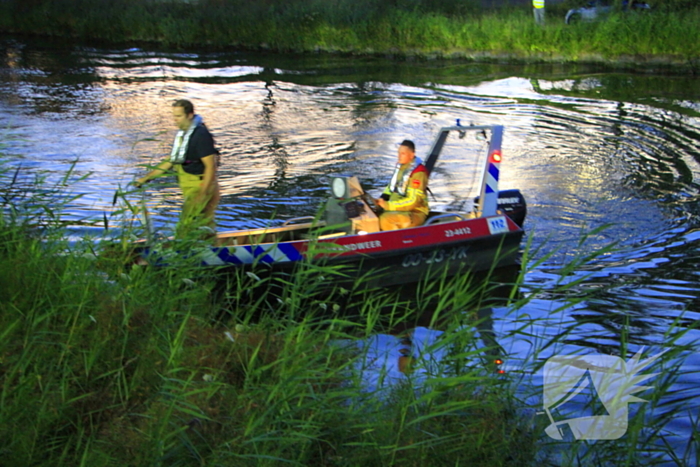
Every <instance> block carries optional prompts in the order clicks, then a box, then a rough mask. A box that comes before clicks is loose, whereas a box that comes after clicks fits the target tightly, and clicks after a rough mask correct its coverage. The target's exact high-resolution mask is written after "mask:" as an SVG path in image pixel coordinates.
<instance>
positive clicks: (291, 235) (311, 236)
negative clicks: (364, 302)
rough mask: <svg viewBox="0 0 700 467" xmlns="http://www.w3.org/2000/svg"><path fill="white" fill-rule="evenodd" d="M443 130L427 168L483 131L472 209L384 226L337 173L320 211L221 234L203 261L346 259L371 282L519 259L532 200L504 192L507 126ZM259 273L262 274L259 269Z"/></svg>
mask: <svg viewBox="0 0 700 467" xmlns="http://www.w3.org/2000/svg"><path fill="white" fill-rule="evenodd" d="M457 123H458V124H457V126H452V127H445V128H442V129H441V130H440V132H439V134H438V136H437V138H436V140H435V142H434V143H433V146H432V148H431V151H430V153H429V156H428V157H427V158H426V160H425V166H426V169H427V170H428V173H429V174H430V173H431V172H432V170H433V168H434V167H435V164H436V163H437V161H438V158H439V156H440V152H441V151H442V148H443V146H444V144H445V141H446V140H447V137H448V135H449V134H450V133H451V132H457V133H459V134H460V137H464V135H465V134H467V133H474V134H476V135H479V136H481V135H483V136H485V137H486V139H487V142H488V152H487V154H486V160H485V164H484V166H483V176H482V179H481V193H480V195H479V196H478V197H477V198H476V199H475V202H474V210H473V211H471V212H431V213H430V214H429V216H428V218H427V220H426V222H425V224H424V225H422V226H420V227H413V228H407V229H402V230H393V231H380V229H379V220H378V216H377V208H376V206H374V205H373V200H372V198H371V197H369V196H368V195H367V194H366V193H365V192H364V190H363V189H362V187H361V185H360V183H359V181H358V180H357V178H356V177H337V178H334V179H333V181H332V183H331V192H332V196H331V197H330V199H329V200H328V202H327V203H326V206H325V209H324V210H323V212H322V214H321V215H319V216H317V217H308V218H297V219H290V220H288V221H286V222H285V223H284V224H282V225H281V226H278V227H270V228H265V229H252V230H237V231H228V232H220V233H218V234H217V238H216V242H215V246H213V247H211V248H210V249H209V250H207V251H205V252H203V253H201V256H199V257H200V258H202V265H203V266H213V267H222V266H224V267H231V268H244V269H246V270H250V271H261V272H267V271H281V272H286V273H290V274H292V273H293V271H294V268H295V266H296V265H298V264H299V263H300V262H303V261H312V262H319V263H323V264H325V265H343V266H344V268H343V271H347V270H348V269H350V270H352V271H354V273H353V274H352V275H350V276H348V277H352V276H355V277H358V276H359V275H363V276H365V277H367V273H371V277H372V279H371V280H367V281H365V285H366V286H368V287H376V286H382V287H383V286H393V285H399V284H407V283H412V282H417V281H419V280H421V279H423V278H425V277H426V275H428V274H437V273H440V274H447V275H448V276H449V275H454V274H459V273H464V272H467V271H471V272H479V271H487V270H492V269H495V268H500V267H504V266H512V265H514V264H517V263H518V262H519V259H520V253H519V250H520V242H521V239H522V236H523V233H524V231H523V228H522V225H523V222H524V220H525V215H526V211H527V208H526V203H525V200H524V198H523V196H522V194H521V193H520V191H519V190H506V191H499V189H498V178H499V173H500V165H501V161H502V154H501V143H502V140H503V127H502V126H499V125H494V126H468V127H465V126H460V125H459V121H458V122H457ZM139 253H140V254H141V257H142V261H145V262H148V263H151V264H158V263H161V264H162V260H161V258H162V256H161V255H159V253H158V251H157V249H156V248H149V247H147V246H146V244H145V243H144V244H142V246H141V247H139ZM256 274H257V273H256Z"/></svg>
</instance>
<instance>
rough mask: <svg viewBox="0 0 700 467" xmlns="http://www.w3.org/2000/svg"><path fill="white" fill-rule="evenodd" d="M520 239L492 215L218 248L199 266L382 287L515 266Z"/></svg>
mask: <svg viewBox="0 0 700 467" xmlns="http://www.w3.org/2000/svg"><path fill="white" fill-rule="evenodd" d="M222 235H224V234H222ZM522 236H523V230H522V229H521V228H520V227H519V226H518V225H517V224H515V223H514V222H513V221H512V220H511V219H509V218H508V217H507V216H493V217H490V218H477V219H463V220H459V221H452V222H444V223H438V224H432V225H425V226H421V227H414V228H410V229H403V230H397V231H388V232H376V233H372V234H367V235H347V236H342V237H338V238H333V239H320V240H298V241H288V242H277V243H267V244H252V245H235V246H234V245H231V246H223V247H218V248H212V249H211V251H209V252H208V253H207V255H206V257H205V258H204V259H203V263H202V264H203V265H207V266H218V267H223V269H224V270H225V271H231V270H236V269H242V270H245V271H250V272H253V273H255V274H256V275H260V276H261V277H262V275H266V274H267V273H270V272H281V273H286V274H289V275H292V274H294V271H295V269H296V268H297V267H299V266H302V265H303V266H308V265H309V264H311V265H312V267H313V265H318V266H323V267H326V266H329V267H331V269H330V270H332V268H336V269H337V270H338V272H339V274H336V275H334V276H333V277H334V278H333V280H332V281H329V282H330V283H329V285H333V286H343V287H348V286H356V285H358V283H361V285H362V287H363V288H374V287H388V286H394V285H401V284H408V283H413V282H418V281H420V280H422V279H425V278H428V277H431V276H437V275H445V276H453V275H456V274H463V273H467V272H472V273H478V272H480V271H489V270H492V269H495V268H501V267H505V266H512V265H514V264H518V262H519V259H520V253H519V249H520V242H521V239H522ZM327 270H328V269H327ZM358 278H362V280H361V281H359V282H358Z"/></svg>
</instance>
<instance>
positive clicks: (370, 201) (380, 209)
mask: <svg viewBox="0 0 700 467" xmlns="http://www.w3.org/2000/svg"><path fill="white" fill-rule="evenodd" d="M360 198H362V201H364V202H365V203H367V206H369V208H370V209H371V210H372V212H373V213H374V214H376V215H377V216H381V214H382V213H383V212H384V208H383V207H381V206H378V205H377V204H376V203H375V202H374V198H372V197H371V196H370V195H369V194H368V193H362V196H360Z"/></svg>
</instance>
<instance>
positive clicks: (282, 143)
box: [0, 38, 700, 439]
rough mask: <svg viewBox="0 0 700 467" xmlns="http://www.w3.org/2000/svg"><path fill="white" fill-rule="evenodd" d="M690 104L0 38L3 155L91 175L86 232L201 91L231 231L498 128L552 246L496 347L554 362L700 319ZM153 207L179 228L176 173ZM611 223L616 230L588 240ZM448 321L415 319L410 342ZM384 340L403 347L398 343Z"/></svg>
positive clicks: (163, 147) (607, 85)
mask: <svg viewBox="0 0 700 467" xmlns="http://www.w3.org/2000/svg"><path fill="white" fill-rule="evenodd" d="M698 96H700V82H698V80H697V79H693V78H692V77H687V76H658V75H639V74H621V73H610V72H606V71H604V70H598V69H595V68H586V67H582V66H577V67H573V66H555V65H547V66H508V65H489V64H474V63H467V62H441V61H427V62H421V61H413V62H411V61H408V62H394V61H390V60H386V59H379V58H377V59H372V58H345V57H329V56H312V57H308V56H307V57H300V56H279V55H269V56H268V55H251V54H244V53H234V52H229V53H221V52H217V53H209V52H206V51H197V52H189V53H182V52H174V51H162V50H145V49H138V48H132V49H107V48H92V47H86V46H76V45H73V44H63V45H54V44H46V43H37V42H31V43H29V42H26V41H23V40H19V39H16V38H3V39H1V40H0V129H1V130H0V131H2V144H3V152H4V153H5V154H6V155H7V157H8V159H9V160H10V164H11V165H12V166H20V167H21V171H22V173H23V174H32V173H39V172H41V173H44V174H46V176H47V177H48V178H49V180H57V179H59V178H60V177H62V176H63V174H64V173H65V171H66V170H67V169H68V168H69V167H70V166H71V165H72V164H73V163H75V170H76V172H77V173H78V174H87V173H91V175H90V176H89V177H88V178H86V179H85V180H84V181H81V182H78V183H76V184H75V185H74V186H72V187H71V189H72V191H73V192H75V193H78V194H81V195H82V198H80V199H79V200H77V201H76V202H74V203H72V204H71V205H70V206H68V207H67V209H66V211H65V213H64V215H65V218H66V219H68V220H70V221H71V224H72V225H73V227H72V228H71V231H72V232H73V234H74V235H76V236H82V235H87V234H94V235H99V234H100V233H101V231H102V229H103V225H104V224H103V218H104V216H105V215H106V216H108V217H109V216H110V213H112V212H113V211H114V210H115V207H114V206H113V205H112V200H113V196H114V193H115V190H116V189H117V188H118V187H122V188H125V187H126V186H127V185H128V183H129V182H130V181H132V180H134V178H136V177H138V176H140V175H141V174H143V173H144V170H145V169H144V166H147V165H155V164H157V163H158V162H159V161H160V160H161V159H162V158H163V157H164V156H165V155H166V154H168V153H169V150H170V145H171V142H172V138H173V136H174V132H175V129H174V125H173V122H172V121H171V116H170V105H171V103H172V101H173V100H175V99H179V98H189V99H191V100H192V101H193V102H194V104H195V107H196V110H197V112H198V113H199V114H200V115H201V116H202V117H203V118H204V121H205V123H206V124H207V126H208V127H209V128H210V130H211V131H212V133H213V134H214V136H215V139H216V142H217V144H218V146H219V148H220V149H221V153H222V159H221V167H220V183H221V186H222V195H223V197H222V200H221V204H220V207H219V210H218V213H217V222H218V225H219V229H221V230H225V229H238V228H249V227H257V226H263V225H267V224H269V223H270V219H273V218H275V219H288V218H291V217H297V216H305V215H310V214H313V213H314V211H315V209H316V208H317V207H318V206H319V205H320V203H322V202H323V201H324V199H325V197H326V195H327V193H328V183H329V180H330V177H331V176H333V175H336V174H341V173H342V174H353V175H356V176H358V177H359V179H360V180H361V181H362V183H363V185H364V186H365V188H366V189H368V190H369V191H370V192H373V193H374V194H377V193H378V191H379V190H380V189H381V187H382V186H384V185H385V184H386V183H387V181H388V178H389V176H390V174H391V170H392V167H393V164H394V163H395V157H396V150H397V146H398V143H399V142H400V141H402V140H403V139H407V138H408V139H412V140H414V141H415V143H416V146H417V148H418V151H417V152H418V154H419V155H425V154H426V152H427V151H428V150H429V148H430V145H431V143H432V141H433V139H434V138H435V136H436V134H437V132H438V130H439V129H440V128H441V127H443V126H448V125H453V124H454V123H455V121H456V119H460V120H461V122H462V124H471V123H473V124H475V125H490V124H500V125H504V126H505V128H506V133H505V137H504V147H503V154H504V163H503V168H502V175H501V188H502V189H509V188H518V189H520V190H521V191H522V192H523V194H524V195H525V197H526V199H527V202H528V209H529V215H528V219H527V221H526V225H525V227H526V230H527V231H528V234H530V235H532V238H533V243H534V245H535V247H537V250H536V251H537V253H536V257H535V258H534V260H537V259H538V258H542V257H544V255H547V254H550V253H552V256H551V257H549V258H548V259H547V260H546V261H545V262H544V263H543V264H540V265H537V266H532V265H533V264H534V263H531V265H530V266H531V272H530V273H529V274H528V276H527V280H526V284H525V285H524V286H523V291H524V293H534V294H536V296H535V297H534V299H533V301H532V302H530V303H529V304H528V305H527V306H526V308H524V309H523V310H520V311H519V312H518V313H515V314H514V313H513V312H512V311H511V310H508V309H506V308H502V309H495V310H494V330H495V333H496V336H497V339H498V341H499V344H500V345H501V346H502V347H503V348H504V349H505V350H506V352H507V353H508V355H509V356H510V359H511V361H513V362H515V361H517V360H518V358H525V356H527V355H528V352H529V351H530V348H531V346H532V345H533V344H532V342H531V341H528V340H527V339H523V338H522V325H523V323H525V322H528V320H535V321H533V322H532V323H533V324H531V325H530V328H528V329H529V330H531V331H532V332H533V333H534V334H536V335H538V336H540V338H541V339H543V340H546V339H547V338H551V337H554V336H558V335H561V334H562V333H567V335H566V337H565V338H564V339H562V345H560V346H558V347H556V348H552V349H551V350H550V353H551V354H554V353H577V352H578V353H581V352H589V353H590V352H597V353H602V354H619V352H620V350H619V349H620V342H621V341H622V340H625V341H628V342H629V344H630V352H632V353H633V352H635V351H637V350H638V349H639V348H641V347H644V346H646V347H647V348H648V349H651V350H652V351H658V350H659V349H661V348H662V347H663V345H664V342H665V340H667V339H668V337H667V336H666V334H665V333H666V331H667V329H668V328H669V327H670V326H671V324H672V323H674V322H676V323H677V324H680V326H681V327H684V326H691V325H693V324H694V322H695V321H696V320H697V318H698V305H700V302H699V298H698V297H699V296H700V294H699V293H698V289H699V288H700V273H699V272H698V271H699V270H700V268H699V266H700V264H699V263H700V248H698V245H699V242H698V240H699V239H700V230H699V229H698V213H699V212H700V210H699V207H700V185H699V180H700V151H699V150H698V147H700V146H699V143H700V98H698ZM482 144H483V143H481V142H479V141H477V140H475V139H467V140H459V139H455V140H451V141H450V142H449V143H448V145H447V146H446V148H445V150H444V151H443V156H442V158H441V161H440V164H439V165H438V167H437V168H436V171H435V173H434V176H433V177H432V178H431V189H432V191H433V193H434V196H435V198H434V199H431V207H433V208H434V209H440V208H457V207H459V208H465V207H467V206H469V204H470V203H471V202H472V201H471V200H472V199H473V196H474V195H475V194H476V190H477V189H478V186H477V183H478V170H477V167H479V165H478V161H476V160H474V159H470V158H467V157H465V151H464V149H465V148H466V149H470V150H471V149H473V150H478V149H479V148H481V147H482ZM76 161H77V162H76ZM134 196H135V195H134ZM144 200H145V202H146V204H147V205H148V208H149V210H150V212H151V213H152V215H153V217H154V218H155V220H156V224H157V225H158V226H159V228H161V229H165V230H167V229H168V228H170V227H172V226H173V224H174V222H175V220H176V218H177V214H178V212H179V206H180V202H181V200H180V195H179V192H178V188H177V186H176V184H175V182H174V180H172V179H161V180H158V181H157V182H154V183H152V184H150V185H148V188H147V191H146V194H145V197H144ZM136 201H138V199H136ZM601 226H607V228H605V229H603V230H601V231H600V232H597V233H595V234H593V235H591V236H589V237H588V238H587V239H586V240H585V241H583V242H582V243H580V242H579V240H580V239H581V236H582V235H583V234H584V233H586V232H590V231H591V230H592V229H596V228H598V227H601ZM611 242H615V243H616V244H617V249H616V250H615V251H614V252H611V253H608V254H605V255H602V256H599V257H596V258H595V259H593V260H592V261H590V262H587V263H586V264H583V265H581V266H580V267H578V268H576V269H575V270H574V271H572V273H571V274H570V275H569V276H567V277H566V278H564V279H563V278H562V276H561V271H560V267H561V265H562V264H563V263H564V262H566V261H569V260H571V258H573V257H575V256H576V255H577V254H580V253H581V252H589V251H593V250H595V249H596V248H601V247H604V246H606V245H608V244H610V243H611ZM534 260H533V261H534ZM582 276H585V277H586V278H585V280H584V281H583V282H582V283H581V284H579V285H577V286H576V287H575V288H574V289H573V293H574V295H576V294H579V295H580V296H581V297H584V296H585V297H586V298H585V299H584V300H582V301H581V302H580V303H578V304H576V305H575V306H563V307H562V309H561V310H558V308H559V307H560V305H562V303H564V302H563V300H564V297H562V296H560V295H558V294H557V293H555V292H554V290H555V286H556V284H557V283H560V282H561V281H562V280H571V279H576V278H580V277H582ZM591 291H593V292H594V293H593V295H592V296H588V295H587V294H588V293H589V292H591ZM553 310H558V311H556V312H554V313H553ZM437 332H438V331H429V330H419V331H418V332H417V334H416V335H417V336H418V337H417V338H416V339H417V340H418V341H419V342H418V343H417V345H421V341H423V340H426V339H427V340H431V339H433V338H434V337H435V333H437ZM623 333H625V334H626V333H628V334H626V335H625V336H624V338H623V336H622V334H623ZM420 336H423V337H420ZM697 339H698V333H697V332H696V331H690V332H689V333H688V334H686V336H685V337H684V340H683V343H686V344H690V345H691V346H692V348H695V349H697V348H698V344H697ZM377 342H384V344H378V345H379V346H380V347H386V348H387V349H389V348H391V349H395V348H396V342H394V341H391V340H390V339H388V340H387V339H378V340H377ZM386 342H389V343H386ZM630 355H631V353H630V354H629V355H627V356H628V357H629V356H630ZM392 358H393V357H392ZM699 364H700V362H699V361H698V357H697V353H696V352H691V353H690V354H689V355H688V358H687V359H686V360H685V362H684V366H683V370H682V375H681V379H680V382H679V384H678V387H679V388H683V389H685V390H687V391H690V393H691V394H695V393H697V392H698V387H699V385H700V377H699V375H698V370H699V369H700V367H699ZM399 376H400V375H399ZM687 394H688V393H681V394H680V395H676V397H677V398H678V400H680V399H682V398H683V397H685V395H687ZM670 402H673V401H670ZM691 413H697V405H694V406H692V411H691ZM689 423H690V422H689V420H688V419H687V418H685V417H679V418H678V420H677V422H675V425H674V426H673V427H672V429H673V431H676V432H678V433H679V437H680V439H682V438H683V436H685V435H683V433H685V434H686V435H687V434H688V433H689V430H690V426H689Z"/></svg>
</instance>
